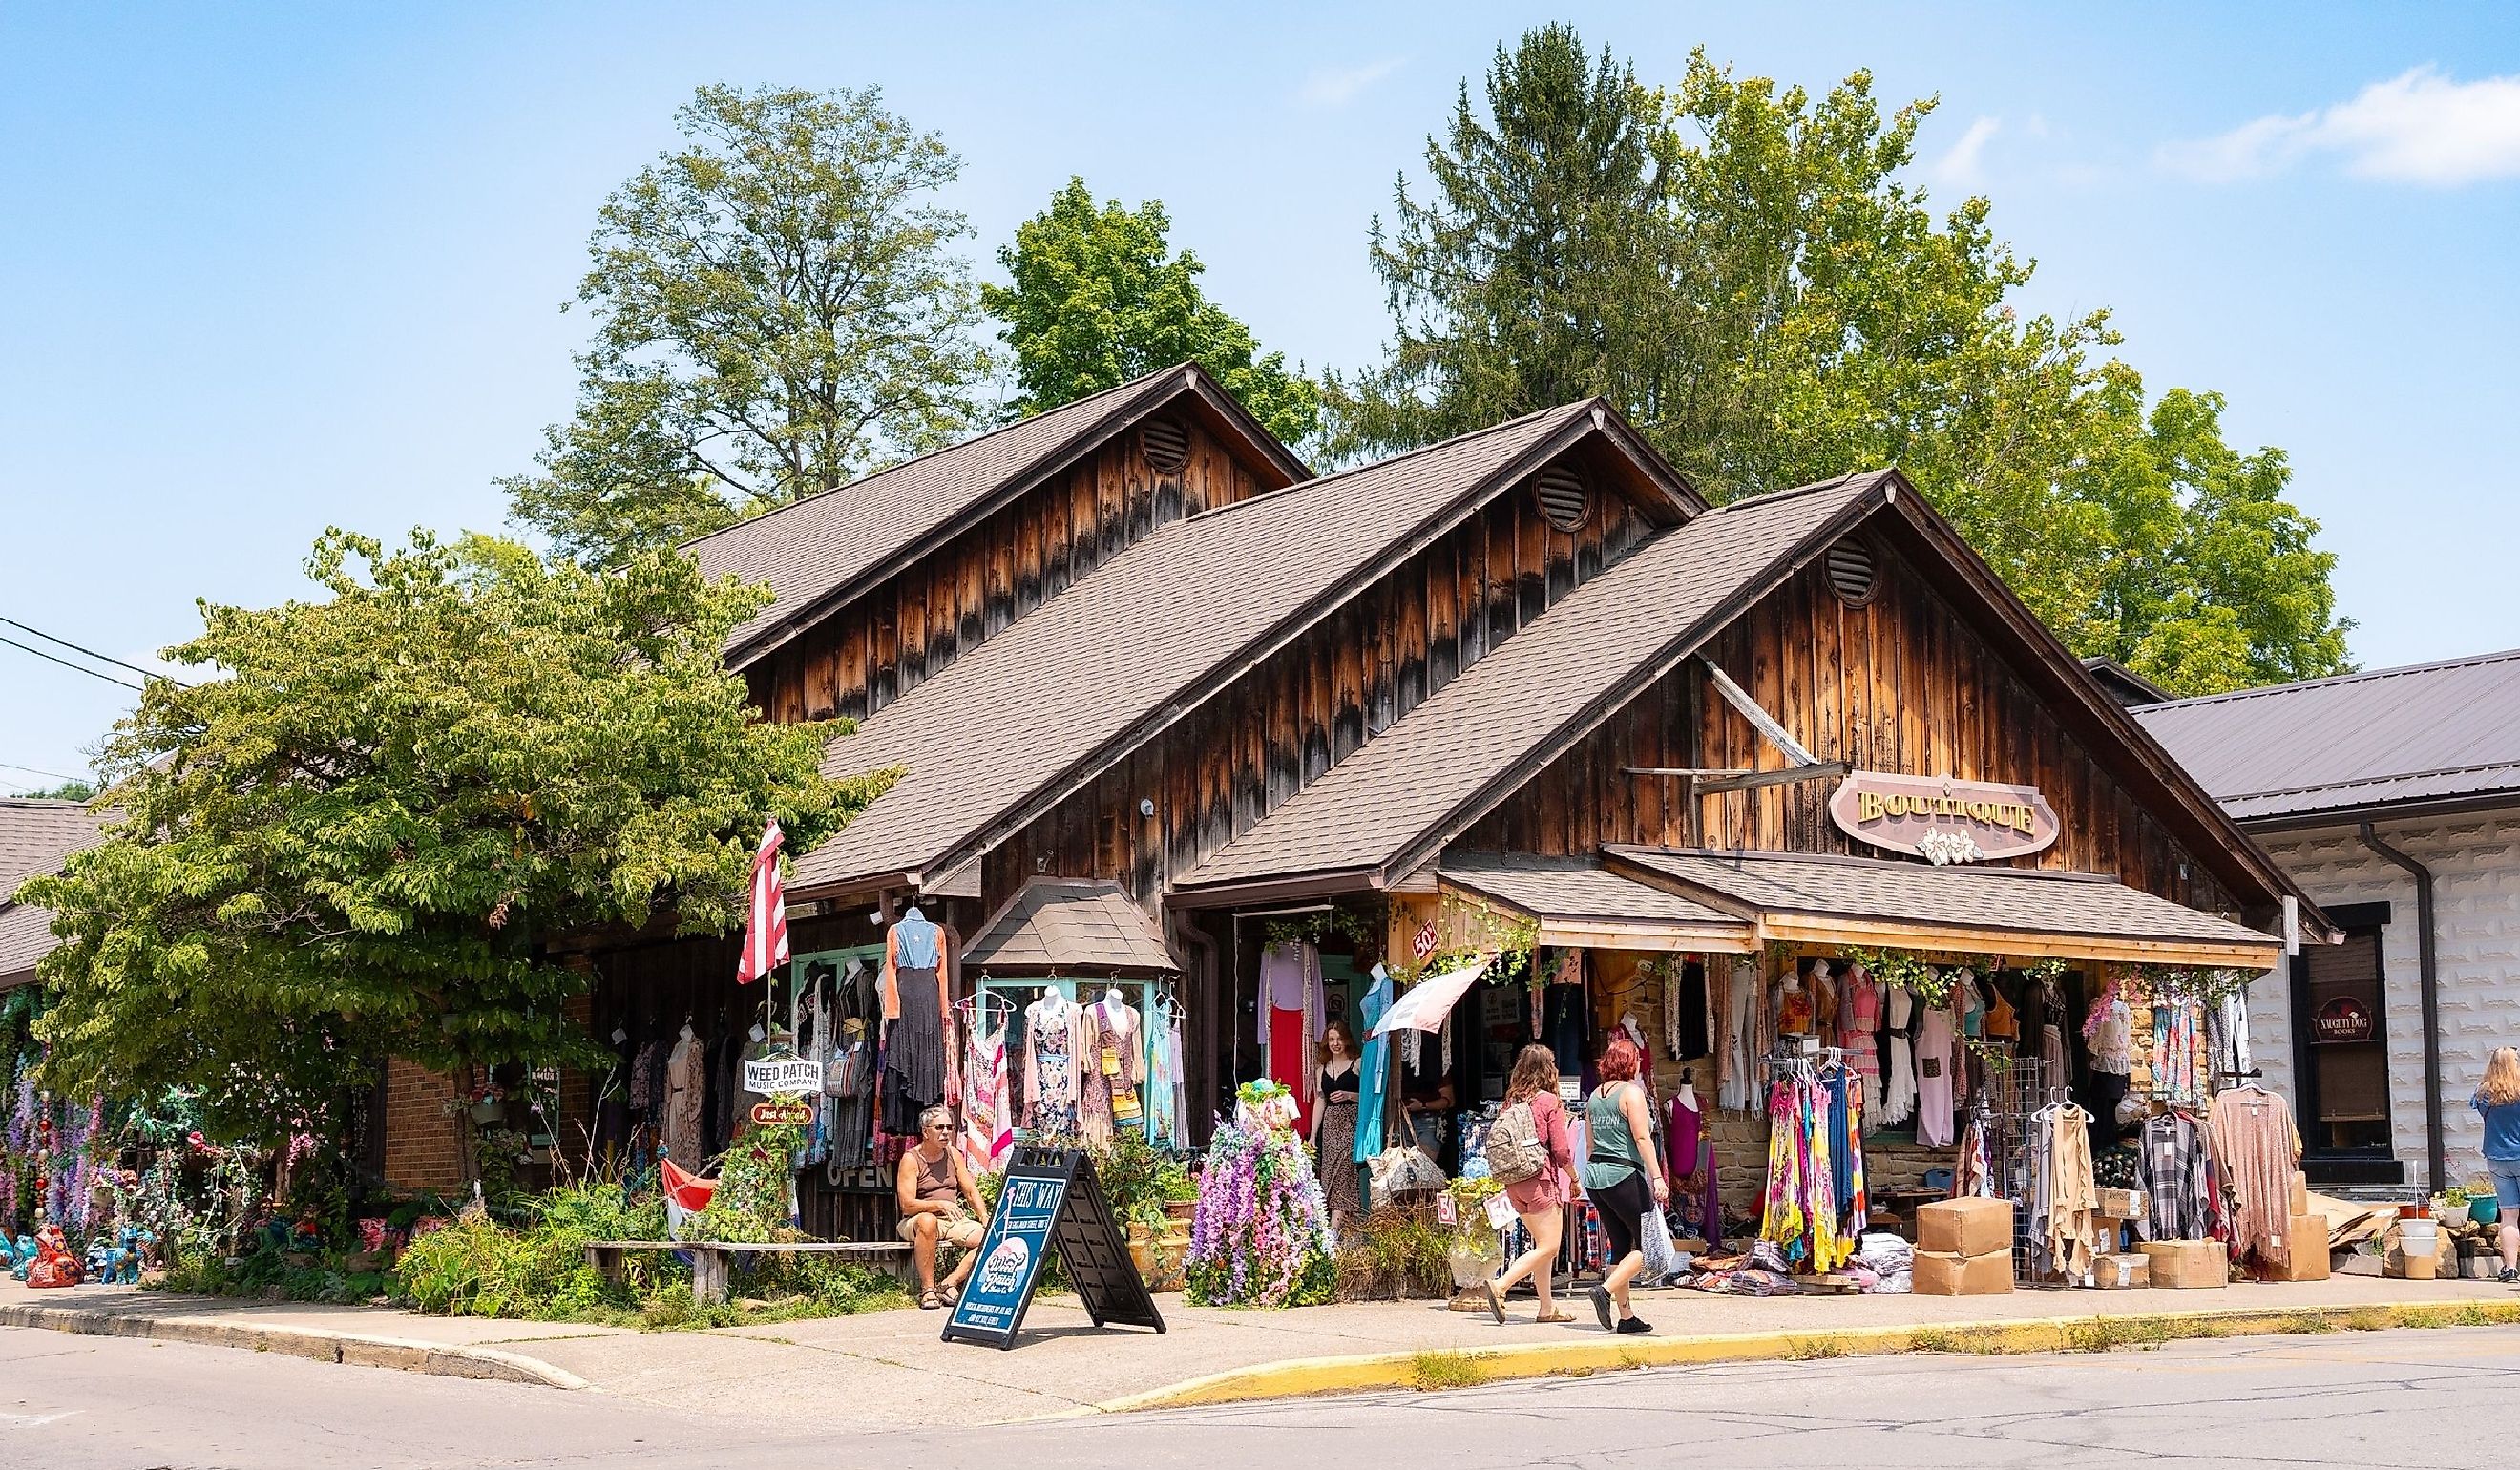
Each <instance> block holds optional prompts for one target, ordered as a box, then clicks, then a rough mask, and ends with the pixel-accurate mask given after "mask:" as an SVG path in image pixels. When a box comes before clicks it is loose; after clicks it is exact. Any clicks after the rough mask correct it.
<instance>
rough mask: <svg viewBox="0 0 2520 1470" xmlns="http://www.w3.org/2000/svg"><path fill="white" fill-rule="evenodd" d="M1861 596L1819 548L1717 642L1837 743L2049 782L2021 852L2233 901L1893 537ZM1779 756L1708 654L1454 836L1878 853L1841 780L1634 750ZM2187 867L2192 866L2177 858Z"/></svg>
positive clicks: (1773, 766) (2198, 899)
mask: <svg viewBox="0 0 2520 1470" xmlns="http://www.w3.org/2000/svg"><path fill="white" fill-rule="evenodd" d="M1875 556H1876V557H1877V564H1878V566H1879V578H1880V580H1879V590H1878V592H1877V594H1876V595H1875V596H1874V598H1873V599H1872V601H1870V602H1868V603H1867V604H1866V605H1864V606H1861V607H1855V606H1849V605H1847V604H1846V603H1845V602H1843V601H1839V600H1838V598H1837V597H1836V595H1835V594H1834V593H1832V592H1831V591H1830V589H1829V585H1828V582H1827V579H1826V576H1825V574H1824V572H1823V569H1822V567H1821V566H1820V565H1819V563H1817V562H1815V563H1814V564H1813V565H1812V566H1811V567H1809V568H1806V569H1805V570H1804V571H1802V572H1801V573H1799V574H1797V575H1796V576H1795V577H1794V578H1793V579H1792V580H1791V581H1789V582H1788V583H1786V584H1785V585H1784V586H1782V587H1780V588H1778V590H1777V591H1776V592H1775V593H1774V594H1772V595H1770V596H1769V597H1768V598H1767V599H1766V600H1764V601H1761V602H1760V603H1759V604H1758V605H1757V606H1756V607H1755V608H1753V609H1752V610H1751V611H1750V612H1749V613H1748V614H1747V615H1745V616H1743V617H1742V618H1740V619H1739V620H1738V621H1736V622H1735V623H1733V626H1732V627H1731V628H1729V629H1727V630H1726V631H1725V632H1724V633H1723V634H1721V635H1720V636H1719V637H1717V638H1716V640H1715V641H1714V643H1713V644H1712V645H1711V646H1709V647H1708V648H1707V650H1706V652H1707V654H1708V656H1709V657H1711V658H1713V659H1714V660H1715V662H1716V663H1717V664H1718V665H1719V666H1721V667H1722V668H1723V669H1724V671H1725V672H1726V673H1727V674H1729V675H1731V676H1732V677H1733V682H1734V683H1736V684H1738V685H1740V686H1741V688H1742V689H1743V690H1747V691H1748V693H1749V694H1750V697H1751V698H1753V699H1756V700H1757V701H1758V702H1759V704H1760V705H1761V707H1763V708H1765V709H1766V710H1767V711H1768V712H1769V713H1771V714H1773V715H1775V716H1776V717H1777V719H1778V722H1779V723H1781V724H1782V725H1783V726H1784V727H1785V729H1786V730H1787V731H1788V732H1789V733H1791V734H1792V735H1793V736H1794V737H1795V738H1796V739H1797V740H1800V741H1801V742H1802V743H1803V744H1804V745H1805V746H1806V747H1808V748H1809V749H1810V750H1811V752H1812V753H1813V754H1814V755H1816V756H1818V757H1820V758H1821V759H1822V760H1829V761H1838V760H1842V761H1845V762H1847V763H1848V764H1850V765H1852V766H1854V767H1856V768H1857V769H1858V770H1868V771H1891V772H1901V773H1905V774H1909V775H1915V776H1939V777H1949V778H1952V779H1955V780H1992V781H2006V782H2011V783H2014V784H2020V785H2034V786H2037V787H2039V788H2040V789H2041V790H2042V791H2044V792H2045V793H2046V794H2047V797H2048V803H2049V804H2050V805H2052V806H2053V807H2054V808H2055V809H2056V816H2057V819H2058V821H2059V822H2060V823H2061V824H2062V825H2063V834H2062V835H2061V836H2060V837H2059V838H2058V839H2057V841H2056V844H2055V845H2054V846H2052V847H2050V848H2048V850H2047V851H2046V852H2044V853H2040V854H2037V855H2035V856H2033V857H2028V858H2021V859H2015V860H2013V862H2014V864H2015V866H2019V867H2046V868H2055V869H2070V870H2073V871H2078V872H2100V873H2113V874H2116V875H2117V876H2118V877H2119V878H2120V879H2121V880H2122V881H2124V882H2126V883H2128V884H2131V885H2133V886H2135V887H2138V888H2141V889H2144V890H2145V891H2147V892H2151V893H2156V894H2159V895H2161V896H2163V897H2165V898H2170V899H2175V900H2177V901H2179V902H2181V903H2184V904H2189V905H2191V906H2193V907H2196V908H2200V909H2208V910H2221V909H2224V908H2227V907H2228V903H2229V900H2228V895H2227V894H2226V893H2225V892H2224V891H2223V889H2222V888H2221V886H2220V885H2219V884H2218V883H2216V882H2215V881H2214V879H2213V878H2212V877H2211V875H2210V874H2209V873H2208V872H2207V869H2206V865H2205V864H2203V863H2202V862H2198V861H2193V855H2191V854H2190V853H2188V852H2187V851H2186V850H2185V849H2184V848H2183V847H2182V846H2181V845H2180V844H2179V843H2178V842H2177V841H2176V840H2174V839H2173V838H2172V837H2171V835H2170V834H2169V832H2168V831H2167V830H2165V829H2164V827H2163V826H2162V824H2160V823H2159V822H2157V821H2155V820H2154V819H2153V818H2152V817H2151V816H2149V815H2148V814H2146V813H2145V812H2143V811H2141V810H2139V809H2138V807H2137V805H2136V802H2135V799H2134V798H2133V797H2132V796H2131V795H2130V794H2129V793H2128V792H2127V790H2126V789H2125V788H2124V787H2123V786H2122V785H2121V784H2120V783H2119V781H2118V780H2116V779H2114V778H2113V777H2112V776H2111V774H2110V772H2109V771H2108V770H2107V769H2106V768H2105V767H2104V766H2103V765H2102V763H2101V762H2100V761H2098V760H2097V759H2095V758H2094V757H2093V754H2092V752H2091V748H2090V747H2089V746H2087V745H2086V744H2085V743H2084V742H2083V741H2082V740H2081V739H2079V738H2077V737H2076V735H2074V734H2073V733H2072V732H2071V731H2069V730H2068V729H2067V727H2066V725H2065V724H2064V723H2063V722H2062V721H2060V720H2059V718H2058V717H2057V715H2056V713H2055V712H2054V711H2053V710H2052V709H2050V708H2049V706H2048V703H2047V702H2046V701H2044V700H2043V699H2041V698H2039V697H2038V696H2037V695H2035V694H2034V693H2033V692H2032V691H2031V690H2030V688H2029V687H2028V686H2027V685H2026V684H2025V683H2024V682H2023V680H2022V678H2021V677H2020V675H2019V673H2018V672H2017V671H2016V670H2015V669H2013V668H2012V667H2011V666H2010V665H2009V664H2008V663H2007V662H2006V660H2005V659H2004V658H2003V656H2002V655H2000V654H1999V653H1998V652H1997V651H1996V649H1995V648H1994V647H1993V646H1990V644H1989V643H1988V641H1987V640H1986V638H1985V637H1984V636H1982V634H1981V633H1980V632H1979V630H1978V629H1976V628H1975V627H1973V626H1972V625H1971V624H1970V623H1969V622H1968V621H1967V620H1966V619H1964V618H1963V617H1962V616H1961V615H1960V614H1959V613H1958V611H1957V610H1956V609H1955V608H1954V607H1953V605H1952V604H1951V603H1950V602H1949V601H1946V600H1945V599H1944V598H1942V597H1941V596H1940V595H1939V594H1937V593H1936V592H1935V591H1934V589H1933V588H1932V586H1931V585H1929V584H1928V583H1927V582H1926V581H1925V580H1924V579H1923V578H1921V577H1919V576H1917V575H1916V574H1915V572H1914V571H1913V568H1912V567H1911V566H1910V565H1909V564H1908V563H1907V562H1906V561H1904V560H1903V559H1901V558H1900V557H1899V556H1898V555H1897V553H1896V552H1895V551H1894V550H1893V549H1891V548H1890V547H1889V546H1887V545H1877V546H1876V547H1875ZM1785 764H1786V761H1785V759H1784V757H1783V756H1782V755H1781V754H1779V753H1778V750H1777V749H1776V747H1775V746H1773V745H1771V744H1769V743H1768V741H1767V740H1766V739H1765V738H1763V737H1762V736H1761V735H1759V733H1758V732H1757V731H1755V730H1753V729H1751V727H1750V724H1749V722H1748V721H1746V720H1744V719H1742V718H1741V716H1740V715H1739V714H1738V713H1737V712H1735V711H1734V710H1733V707H1732V706H1731V705H1729V704H1727V703H1725V702H1724V699H1723V696H1722V695H1721V694H1720V693H1718V692H1717V691H1716V690H1713V689H1711V688H1709V687H1708V686H1707V684H1706V682H1705V677H1704V672H1703V670H1702V669H1700V668H1699V667H1698V665H1697V664H1696V662H1695V661H1694V660H1691V661H1689V662H1688V663H1684V664H1683V665H1681V667H1680V668H1678V669H1676V670H1674V671H1673V672H1672V673H1671V674H1669V675H1667V676H1665V677H1664V678H1663V679H1661V680H1659V681H1658V682H1657V683H1656V684H1655V685H1654V687H1653V688H1651V689H1650V690H1646V691H1644V692H1643V693H1642V694H1640V695H1639V696H1638V697H1637V698H1636V699H1634V700H1632V701H1631V702H1630V703H1629V704H1628V705H1627V706H1626V707H1625V708H1624V709H1622V710H1620V711H1619V713H1618V714H1616V715H1614V716H1613V717H1611V719H1610V720H1609V721H1608V722H1607V723H1605V724H1604V725H1602V726H1601V728H1600V729H1598V730H1597V731H1595V732H1594V733H1593V734H1592V735H1589V736H1587V737H1586V738H1585V739H1583V740H1582V741H1580V742H1578V743H1577V745H1576V746H1575V748H1574V749H1572V750H1570V751H1568V752H1567V753H1566V754H1565V755H1563V756H1561V757H1559V758H1558V759H1557V760H1555V761H1553V762H1552V763H1551V764H1550V765H1549V766H1548V767H1547V768H1545V769H1544V770H1542V771H1541V772H1539V773H1538V774H1537V775H1536V776H1535V777H1534V778H1533V779H1532V780H1529V781H1527V782H1526V783H1524V785H1523V786H1522V787H1521V788H1520V789H1519V790H1517V791H1516V792H1515V793H1514V794H1513V795H1512V796H1511V797H1509V798H1508V799H1507V801H1506V802H1505V804H1504V805H1503V806H1501V807H1499V808H1498V809H1497V810H1496V811H1494V812H1492V813H1490V814H1489V815H1488V816H1487V817H1486V818H1484V819H1482V820H1481V821H1480V822H1479V823H1478V824H1477V825H1475V826H1473V827H1472V828H1471V829H1470V830H1469V831H1468V832H1467V833H1465V834H1464V835H1463V838H1462V840H1461V841H1460V843H1458V844H1457V845H1458V846H1461V847H1463V848H1469V849H1481V850H1491V849H1493V850H1506V851H1515V852H1532V853H1547V854H1573V853H1586V852H1591V851H1594V850H1595V849H1597V848H1598V847H1600V846H1601V845H1602V844H1604V843H1612V842H1636V843H1647V844H1656V845H1664V846H1672V847H1688V846H1703V847H1718V848H1747V849H1752V850H1757V851H1771V852H1786V851H1790V852H1814V853H1850V854H1858V855H1863V856H1871V857H1879V856H1882V854H1881V853H1880V852H1879V850H1878V849H1875V848H1872V847H1869V846H1868V845H1866V844H1863V843H1859V842H1856V841H1855V840H1854V839H1853V838H1851V837H1849V836H1847V835H1846V833H1844V832H1843V831H1841V830H1839V829H1838V826H1837V824H1836V823H1834V822H1833V821H1831V820H1830V819H1829V815H1828V811H1827V802H1828V798H1829V795H1830V793H1831V792H1833V791H1834V790H1835V789H1836V782H1835V781H1833V780H1812V781H1799V782H1795V783H1792V784H1789V785H1781V786H1768V787H1763V788H1760V789H1756V790H1750V791H1735V792H1726V793H1721V794H1718V795H1712V796H1702V797H1700V798H1698V811H1697V814H1696V815H1697V819H1698V821H1697V824H1696V826H1695V827H1694V829H1692V826H1691V824H1690V820H1689V818H1690V813H1689V811H1688V803H1687V802H1686V800H1685V799H1684V782H1683V780H1681V779H1680V778H1677V777H1654V776H1632V775H1629V774H1627V773H1628V769H1629V768H1630V767H1640V766H1643V767H1664V768H1674V767H1682V768H1701V769H1702V768H1717V769H1724V768H1754V769H1761V770H1771V771H1773V770H1780V769H1782V768H1783V767H1784V766H1785Z"/></svg>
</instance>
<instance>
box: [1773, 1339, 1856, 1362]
mask: <svg viewBox="0 0 2520 1470" xmlns="http://www.w3.org/2000/svg"><path fill="white" fill-rule="evenodd" d="M1845 1356H1846V1345H1845V1344H1843V1343H1840V1342H1838V1341H1836V1340H1834V1339H1832V1338H1826V1337H1789V1338H1786V1339H1785V1358H1786V1359H1787V1360H1788V1361H1792V1362H1810V1361H1813V1360H1814V1359H1823V1358H1844V1357H1845Z"/></svg>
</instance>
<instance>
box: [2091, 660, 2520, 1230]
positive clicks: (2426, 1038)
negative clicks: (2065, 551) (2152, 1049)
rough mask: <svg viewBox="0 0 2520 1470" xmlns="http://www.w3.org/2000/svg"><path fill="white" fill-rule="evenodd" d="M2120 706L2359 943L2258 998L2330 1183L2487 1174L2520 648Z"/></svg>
mask: <svg viewBox="0 0 2520 1470" xmlns="http://www.w3.org/2000/svg"><path fill="white" fill-rule="evenodd" d="M2122 696H2123V697H2126V698H2127V702H2129V703H2130V704H2137V705H2138V707H2137V708H2136V709H2135V714H2136V715H2137V717H2138V719H2139V720H2140V721H2141V722H2142V723H2143V725H2144V727H2145V729H2146V730H2148V731H2149V732H2150V733H2151V734H2152V735H2153V736H2154V737H2155V738H2157V739H2159V740H2160V741H2161V742H2162V744H2163V745H2164V746H2166V747H2168V749H2169V750H2170V753H2171V754H2172V755H2173V756H2175V757H2177V758H2178V759H2179V760H2180V762H2181V763H2182V764H2183V765H2185V766H2186V767H2187V769H2188V771H2189V773H2190V774H2192V775H2193V776H2194V777H2195V778H2196V779H2197V780H2198V781H2199V782H2200V783H2201V784H2202V785H2203V786H2204V787H2205V788H2206V790H2208V791H2210V792H2212V793H2213V795H2214V796H2215V798H2216V799H2217V800H2219V801H2221V802H2222V803H2223V806H2224V808H2225V810H2227V811H2228V812H2229V813H2230V814H2231V815H2232V816H2233V817H2234V818H2236V819H2237V820H2238V821H2239V823H2240V824H2241V825H2242V826H2243V827H2245V828H2246V829H2247V830H2248V831H2249V833H2250V835H2252V836H2254V837H2256V838H2257V839H2258V841H2259V842H2260V843H2261V844H2262V845H2264V847H2265V848H2266V850H2267V852H2268V854H2269V855H2270V856H2272V857H2273V859H2274V860H2275V861H2276V862H2277V863H2278V864H2280V865H2281V866H2282V867H2283V869H2285V871H2286V872H2287V873H2289V874H2290V875H2291V876H2292V878H2293V879H2294V881H2295V882H2297V883H2298V884H2299V885H2300V886H2301V887H2302V888H2303V890H2305V891H2306V892H2307V893H2308V894H2309V895H2310V897H2311V899H2312V900H2313V901H2314V902H2316V903H2317V904H2318V905H2319V907H2320V908H2321V909H2322V910H2323V911H2325V913H2327V915H2328V917H2329V918H2331V919H2333V920H2334V921H2335V922H2336V924H2337V925H2338V927H2340V928H2342V929H2343V930H2345V932H2346V938H2345V942H2344V943H2343V944H2341V945H2332V946H2331V945H2305V946H2304V947H2303V949H2302V952H2301V954H2300V955H2299V956H2297V957H2295V958H2293V959H2292V961H2291V962H2290V964H2289V965H2288V966H2286V967H2283V968H2279V969H2276V970H2273V971H2270V972H2269V973H2268V974H2267V975H2266V976H2265V977H2264V978H2263V979H2261V980H2260V981H2259V982H2258V983H2257V984H2255V985H2253V986H2252V987H2251V988H2250V992H2249V1015H2250V1037H2251V1041H2252V1045H2253V1050H2254V1052H2255V1055H2254V1057H2253V1060H2254V1061H2255V1063H2256V1064H2257V1065H2258V1066H2259V1067H2260V1068H2261V1069H2262V1070H2263V1072H2264V1074H2265V1080H2266V1082H2267V1084H2268V1086H2270V1087H2273V1088H2275V1089H2277V1090H2279V1091H2282V1092H2284V1093H2285V1094H2286V1095H2287V1096H2289V1097H2290V1098H2291V1099H2292V1102H2293V1106H2294V1109H2295V1111H2296V1113H2297V1114H2298V1116H2299V1119H2300V1125H2301V1133H2302V1142H2303V1146H2304V1155H2303V1167H2304V1168H2305V1169H2306V1170H2307V1171H2308V1172H2309V1174H2310V1177H2311V1179H2312V1180H2314V1181H2315V1182H2324V1183H2375V1184H2377V1183H2406V1184H2408V1185H2410V1186H2411V1185H2415V1184H2422V1185H2425V1186H2426V1187H2431V1188H2438V1187H2440V1186H2441V1185H2442V1184H2444V1183H2459V1182H2463V1181H2466V1180H2469V1179H2470V1178H2471V1177H2472V1176H2475V1175H2478V1174H2480V1173H2482V1172H2483V1170H2484V1167H2485V1161H2484V1157H2483V1155H2482V1154H2481V1153H2480V1152H2479V1151H2478V1148H2479V1142H2480V1133H2479V1129H2478V1120H2477V1117H2476V1114H2475V1113H2474V1111H2472V1110H2471V1109H2470V1108H2469V1107H2468V1104H2467V1099H2468V1097H2469V1095H2470V1094H2472V1093H2473V1092H2474V1091H2476V1087H2477V1084H2478V1083H2479V1081H2480V1080H2482V1078H2483V1077H2484V1073H2485V1062H2486V1058H2487V1056H2488V1054H2490V1053H2491V1052H2492V1051H2493V1049H2494V1048H2495V1047H2501V1046H2515V1045H2520V650H2512V651H2507V652H2501V653H2489V654H2483V655H2479V656H2476V657H2471V658H2461V659H2453V660H2449V661H2446V662H2442V663H2434V664H2422V665H2417V666H2414V667H2409V668H2401V669H2382V670H2378V671H2375V672H2372V673H2367V674H2350V675H2346V676H2343V677H2340V678H2336V679H2320V680H2313V681H2311V682H2308V683H2304V684H2290V685H2279V686H2276V687H2274V688H2272V689H2262V690H2245V691H2242V692H2239V693H2234V694H2219V695H2213V696H2210V697H2206V698H2200V699H2180V700H2171V701H2165V702H2158V703H2150V704H2142V703H2140V702H2139V695H2135V694H2124V695H2122ZM2428 940H2429V943H2427V941H2428Z"/></svg>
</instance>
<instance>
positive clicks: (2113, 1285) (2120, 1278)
mask: <svg viewBox="0 0 2520 1470" xmlns="http://www.w3.org/2000/svg"><path fill="white" fill-rule="evenodd" d="M2092 1284H2093V1286H2096V1287H2099V1288H2100V1289H2101V1290H2103V1291H2117V1290H2121V1289H2123V1288H2126V1287H2130V1286H2150V1285H2151V1284H2152V1262H2151V1261H2150V1259H2149V1258H2146V1257H2143V1256H2094V1257H2093V1258H2092Z"/></svg>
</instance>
